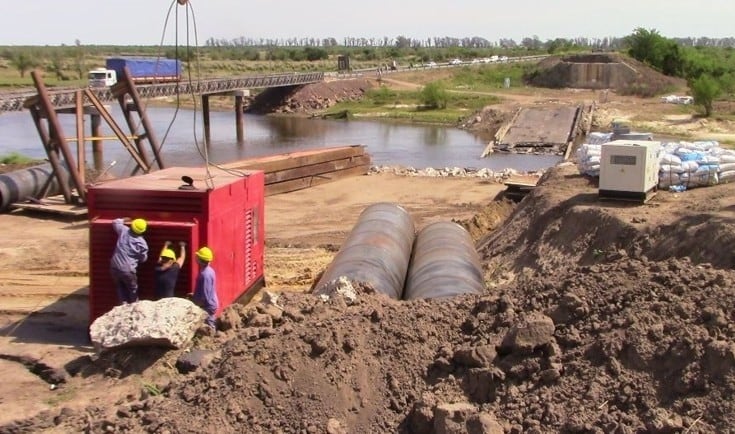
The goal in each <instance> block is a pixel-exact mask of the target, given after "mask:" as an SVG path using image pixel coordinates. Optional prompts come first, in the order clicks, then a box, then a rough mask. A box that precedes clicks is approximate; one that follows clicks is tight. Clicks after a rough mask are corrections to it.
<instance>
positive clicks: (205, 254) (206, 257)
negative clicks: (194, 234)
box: [197, 246, 214, 262]
mask: <svg viewBox="0 0 735 434" xmlns="http://www.w3.org/2000/svg"><path fill="white" fill-rule="evenodd" d="M197 258H199V259H201V260H202V261H205V262H212V259H214V254H213V253H212V249H210V248H209V247H206V246H205V247H202V248H200V249H199V250H197Z"/></svg>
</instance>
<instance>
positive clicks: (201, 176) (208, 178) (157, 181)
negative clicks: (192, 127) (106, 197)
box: [90, 167, 259, 191]
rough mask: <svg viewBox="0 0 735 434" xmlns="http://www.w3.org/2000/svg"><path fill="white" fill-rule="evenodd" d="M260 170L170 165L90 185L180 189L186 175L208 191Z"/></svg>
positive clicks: (112, 187) (199, 187)
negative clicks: (146, 172) (153, 170)
mask: <svg viewBox="0 0 735 434" xmlns="http://www.w3.org/2000/svg"><path fill="white" fill-rule="evenodd" d="M257 172H259V171H258V170H238V169H228V170H223V169H219V168H217V167H210V168H209V171H207V169H206V168H205V167H169V168H166V169H161V170H157V171H155V172H151V173H148V174H145V175H138V176H131V177H129V178H121V179H114V180H111V181H104V182H102V183H99V184H95V185H93V186H90V189H113V190H120V189H123V190H159V191H168V190H180V188H179V187H181V186H182V185H186V183H185V182H184V180H183V178H182V177H184V176H188V177H190V178H191V179H192V180H193V181H194V183H193V186H194V189H193V190H194V191H196V190H199V191H206V190H208V189H209V188H218V187H221V186H224V185H228V184H232V183H233V182H235V181H237V180H238V179H240V178H243V177H246V176H249V175H251V174H253V173H257Z"/></svg>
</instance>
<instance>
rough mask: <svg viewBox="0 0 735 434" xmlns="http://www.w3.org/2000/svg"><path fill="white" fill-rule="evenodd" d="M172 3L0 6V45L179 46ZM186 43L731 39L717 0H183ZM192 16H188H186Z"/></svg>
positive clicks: (182, 39)
mask: <svg viewBox="0 0 735 434" xmlns="http://www.w3.org/2000/svg"><path fill="white" fill-rule="evenodd" d="M172 2H173V3H176V2H175V1H173V0H127V1H117V0H65V1H62V0H0V6H2V7H1V10H2V13H1V14H0V45H61V44H66V45H73V44H74V43H75V41H76V40H79V41H80V42H81V43H82V44H85V45H92V44H96V45H103V44H111V45H158V44H160V42H161V39H162V35H163V41H164V44H166V45H172V44H173V43H174V42H175V38H176V36H177V31H176V20H175V14H176V12H178V18H179V21H178V40H179V43H180V44H181V45H184V44H185V43H186V37H187V33H186V27H187V17H186V16H185V13H186V11H187V8H185V7H181V6H176V7H173V8H171V10H172V11H171V17H170V19H169V22H168V27H167V29H166V31H165V32H164V23H165V22H166V15H167V13H168V11H169V9H170V7H171V5H172ZM189 3H190V6H191V8H190V9H188V10H189V11H190V13H189V17H188V25H189V40H190V43H191V44H192V45H193V44H194V40H195V35H194V27H195V24H196V30H197V36H198V40H199V43H200V45H203V44H204V41H205V40H206V39H208V38H211V37H213V38H216V39H234V38H238V37H241V36H244V37H246V38H254V39H259V38H291V37H297V38H301V37H314V38H318V39H322V38H325V37H334V38H336V39H337V41H338V42H342V39H343V38H344V37H365V38H373V37H375V38H382V37H384V36H387V37H390V38H395V37H397V36H406V37H409V38H417V39H425V38H428V37H434V36H451V37H459V38H461V37H472V36H479V37H482V38H485V39H487V40H489V41H497V40H499V39H501V38H512V39H515V40H516V41H520V40H521V39H522V38H524V37H533V36H538V37H539V38H540V39H541V40H547V39H554V38H557V37H563V38H572V37H579V36H583V37H591V38H602V37H606V36H626V35H629V34H630V33H632V32H633V30H634V29H635V28H638V27H643V28H646V29H656V30H658V31H659V33H661V34H662V35H663V36H666V37H686V36H694V37H699V36H707V37H712V38H723V37H731V36H735V26H733V20H735V1H731V0H730V1H724V0H696V1H695V0H612V1H590V0H554V1H549V0H533V1H532V0H504V1H497V0H451V1H449V0H445V1H436V0H364V1H359V2H354V1H349V0H341V1H337V0H307V1H305V0H189ZM192 10H193V13H192V12H191V11H192Z"/></svg>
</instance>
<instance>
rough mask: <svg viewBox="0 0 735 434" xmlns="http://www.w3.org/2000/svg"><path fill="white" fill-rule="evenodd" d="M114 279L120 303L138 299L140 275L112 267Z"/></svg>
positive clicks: (133, 301)
mask: <svg viewBox="0 0 735 434" xmlns="http://www.w3.org/2000/svg"><path fill="white" fill-rule="evenodd" d="M110 273H111V274H112V281H113V282H114V283H115V289H116V290H117V298H118V300H120V304H123V303H135V302H136V301H138V276H137V274H136V273H134V272H132V271H122V270H118V269H116V268H112V269H110Z"/></svg>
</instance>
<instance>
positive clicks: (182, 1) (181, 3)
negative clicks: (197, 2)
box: [176, 0, 189, 6]
mask: <svg viewBox="0 0 735 434" xmlns="http://www.w3.org/2000/svg"><path fill="white" fill-rule="evenodd" d="M176 1H177V2H179V4H180V5H181V6H184V5H185V4H186V3H188V2H189V0H176Z"/></svg>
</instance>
